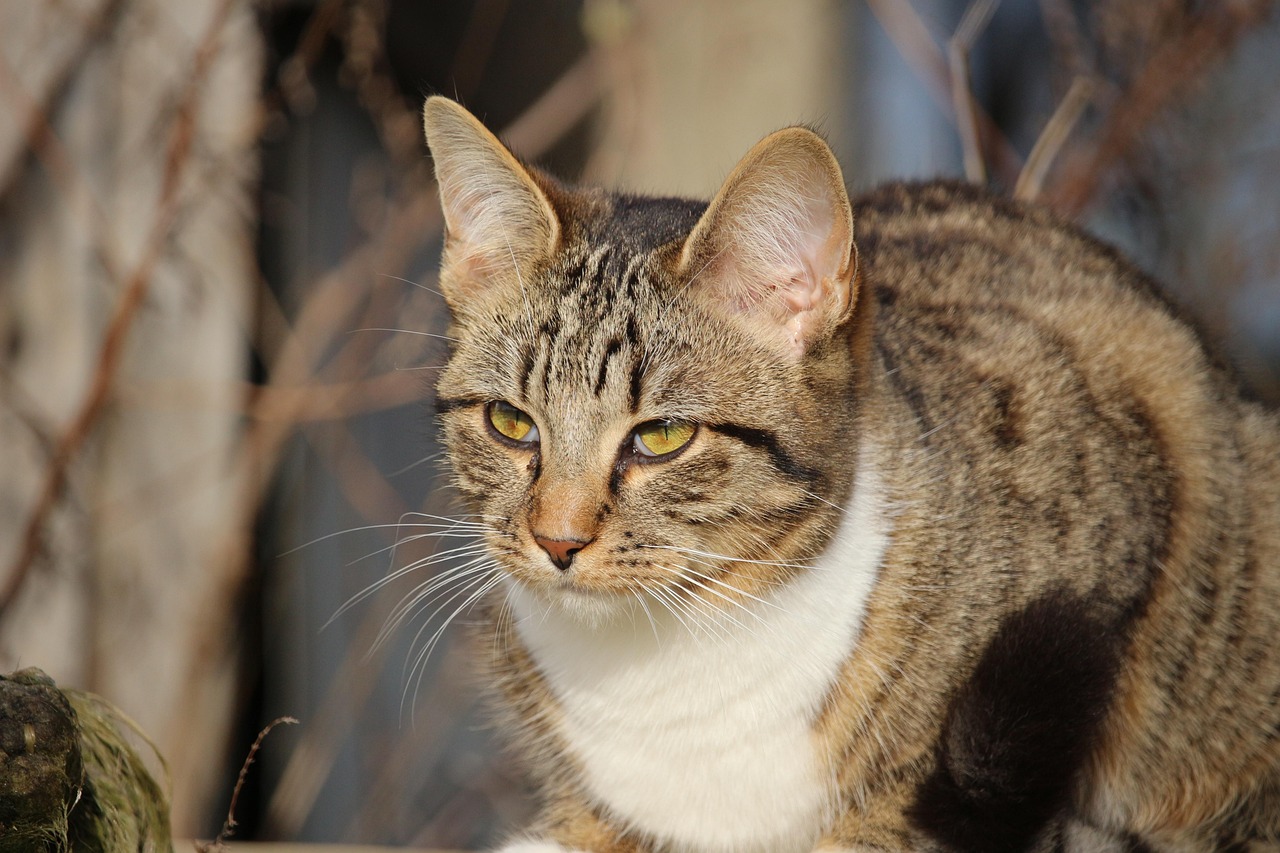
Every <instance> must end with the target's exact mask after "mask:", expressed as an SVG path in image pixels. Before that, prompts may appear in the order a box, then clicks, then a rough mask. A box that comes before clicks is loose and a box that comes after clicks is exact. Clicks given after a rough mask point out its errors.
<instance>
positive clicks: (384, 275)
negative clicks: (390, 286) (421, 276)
mask: <svg viewBox="0 0 1280 853" xmlns="http://www.w3.org/2000/svg"><path fill="white" fill-rule="evenodd" d="M378 275H379V276H381V277H382V278H390V279H395V280H396V281H403V282H404V283H405V284H411V285H413V286H414V287H416V288H419V289H420V290H425V291H427V292H429V293H434V294H435V295H436V296H440V297H443V296H444V294H443V293H441V292H440V291H438V290H436V289H435V288H434V287H428V286H427V285H425V284H423V283H422V282H420V281H414V280H413V279H410V278H405V277H404V276H399V275H392V274H391V273H389V272H380V273H378Z"/></svg>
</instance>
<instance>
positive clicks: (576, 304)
mask: <svg viewBox="0 0 1280 853" xmlns="http://www.w3.org/2000/svg"><path fill="white" fill-rule="evenodd" d="M432 103H434V104H435V115H434V116H433V112H432V110H433V107H432ZM427 127H428V134H429V137H430V139H431V142H432V144H433V151H434V153H435V156H436V161H437V173H438V174H439V175H440V177H441V186H442V197H443V199H444V203H445V211H446V217H447V219H448V222H449V227H450V242H449V246H448V249H447V255H446V260H445V264H444V269H443V272H442V285H443V288H444V291H445V294H446V297H447V298H448V299H449V302H450V306H451V308H452V309H453V312H454V319H455V322H454V326H453V329H452V332H451V337H452V338H453V339H454V340H455V341H456V343H455V344H454V347H453V353H452V357H451V359H450V361H449V364H448V366H447V368H446V370H445V371H444V373H443V374H442V377H441V380H440V383H439V387H438V399H439V401H440V410H441V413H442V415H441V416H442V421H443V424H444V435H445V442H446V446H447V448H448V452H449V458H450V462H451V464H452V466H453V469H454V472H455V474H456V482H457V484H458V487H459V489H460V491H461V493H462V495H463V496H464V498H465V500H466V501H467V503H468V504H469V507H468V508H469V510H470V511H471V512H472V513H474V514H475V515H476V516H478V517H479V518H480V520H481V521H482V522H483V524H484V525H485V529H486V534H485V536H486V539H487V544H488V547H489V551H490V553H491V555H492V556H493V557H494V558H495V560H496V561H497V563H498V564H499V565H500V566H501V568H502V569H503V570H504V571H505V572H506V573H508V575H509V576H510V578H512V579H514V581H515V582H517V583H518V584H520V585H521V586H522V587H524V588H526V589H528V590H531V591H533V592H534V593H535V594H536V595H538V596H539V597H540V598H542V599H544V600H545V601H547V602H548V603H549V604H551V605H553V606H558V607H560V608H563V609H564V610H565V611H566V612H569V613H572V614H576V615H578V616H582V617H584V618H590V619H600V618H607V617H608V616H610V615H611V614H613V613H616V612H618V611H620V610H629V609H632V608H634V607H635V606H636V604H637V602H640V603H642V604H643V603H644V601H645V598H644V597H645V596H647V597H650V598H652V599H655V600H657V601H658V602H659V603H660V604H665V605H666V606H668V607H674V608H676V609H681V608H683V607H686V606H689V605H687V604H684V603H683V602H689V601H699V602H702V603H703V605H704V606H705V605H709V606H712V607H721V606H727V605H724V604H723V602H727V601H730V600H738V599H740V598H741V597H742V596H753V595H759V594H761V593H762V592H763V591H764V589H765V588H767V587H768V586H770V585H772V584H777V583H779V582H782V581H783V580H785V578H786V577H787V576H788V574H790V573H791V572H793V571H796V570H797V569H798V568H799V567H801V566H803V564H804V561H805V560H806V559H807V558H808V557H811V556H814V552H815V550H816V549H817V548H818V547H820V542H821V540H822V538H823V536H824V535H825V533H826V531H828V530H829V529H830V527H831V526H832V524H833V522H834V518H833V513H834V508H833V505H832V504H833V503H834V502H836V501H838V500H839V498H840V497H841V496H842V495H841V494H840V492H841V490H842V489H843V488H845V487H846V486H847V483H846V482H844V479H842V477H841V475H840V474H838V473H836V470H842V469H843V468H844V467H847V466H838V465H833V460H831V459H830V458H828V455H829V453H830V447H831V446H832V445H835V446H839V445H841V444H844V445H845V446H850V445H852V436H851V435H849V434H848V432H847V431H848V430H851V429H852V428H853V425H852V424H849V423H842V422H840V420H839V418H840V416H839V415H838V414H837V413H839V412H842V411H845V410H847V405H842V403H841V401H839V400H833V399H831V397H832V395H833V394H837V395H838V394H840V393H842V391H841V389H844V390H845V391H847V388H848V385H849V383H848V381H847V376H845V378H844V381H841V376H842V374H847V371H848V356H847V353H842V352H841V351H840V347H839V346H838V345H837V344H836V342H837V341H838V340H839V339H838V338H837V337H833V331H834V330H835V329H836V328H837V327H838V326H839V324H840V323H841V322H842V321H843V319H844V317H845V315H846V314H847V312H848V309H849V304H850V302H851V296H850V295H849V290H848V284H849V282H850V281H851V279H852V268H851V261H850V251H851V244H850V243H849V237H850V236H851V232H850V231H848V230H846V231H844V232H843V234H840V233H837V234H836V236H835V237H834V238H832V237H831V235H830V232H831V231H832V229H833V228H834V229H835V230H836V231H839V229H840V226H841V225H842V224H843V223H844V222H846V221H847V213H846V219H845V220H841V219H840V218H839V217H838V216H836V217H835V224H834V225H833V224H832V221H831V219H830V218H825V219H824V218H821V217H811V219H817V220H818V221H817V222H816V224H815V223H811V225H815V227H810V228H809V230H810V231H812V232H814V233H816V234H818V238H817V239H816V240H815V239H812V234H805V235H802V236H801V238H794V239H793V240H792V241H793V243H796V244H799V243H800V242H802V240H803V239H810V240H811V242H815V243H817V244H818V250H817V257H816V258H801V259H798V260H795V261H794V263H793V264H792V267H793V268H788V269H784V270H783V271H782V272H781V273H775V276H777V281H769V280H768V278H767V274H766V278H765V280H764V281H763V283H762V282H760V281H758V280H757V279H759V278H760V276H759V275H757V274H756V271H755V270H754V269H750V268H743V267H742V265H741V264H743V263H748V262H749V263H754V264H758V263H760V261H759V259H757V258H748V259H747V260H746V261H742V262H740V263H739V265H738V266H734V265H733V264H732V263H729V262H728V261H727V260H726V257H727V254H729V253H732V252H733V247H732V246H731V245H729V246H727V245H726V244H728V243H730V237H729V235H728V234H727V233H726V229H727V228H728V225H726V224H725V221H724V220H726V219H731V218H732V217H741V216H743V215H745V214H743V213H742V212H741V211H740V210H739V209H738V208H741V207H743V206H745V204H746V202H745V201H744V200H743V199H742V198H741V192H739V193H738V195H737V196H733V197H730V198H729V199H728V201H722V200H721V198H720V197H718V198H717V200H716V201H715V202H713V203H712V206H711V208H710V209H709V210H708V211H707V212H705V213H704V211H703V206H702V205H698V204H693V203H689V202H677V201H656V200H647V199H632V198H624V197H617V196H611V195H607V194H604V193H599V192H594V193H575V192H571V191H568V190H564V189H562V188H559V187H556V186H554V185H552V184H550V183H549V182H547V181H545V180H544V179H535V178H534V177H533V176H532V175H531V174H530V173H529V172H527V171H526V170H524V169H523V167H520V166H519V165H518V164H516V163H515V161H514V160H513V159H511V158H510V155H508V154H506V152H505V150H502V149H501V148H500V147H495V146H497V145H498V143H497V142H496V141H495V140H492V137H489V136H488V135H487V134H486V133H485V132H484V131H483V129H482V128H479V126H478V125H477V124H475V123H474V120H473V119H471V118H470V116H468V115H466V114H465V113H461V110H460V108H458V107H456V105H452V104H448V103H447V102H444V103H439V102H438V101H435V100H433V102H431V103H429V104H428V111H427ZM824 150H825V149H824ZM451 158H455V159H460V160H461V162H462V163H463V165H461V166H459V165H455V164H454V163H451V162H450V161H451ZM485 158H489V160H490V162H488V163H483V162H481V161H484V160H485ZM478 162H479V163H481V165H480V166H477V163H478ZM832 163H834V161H832ZM451 168H453V169H454V170H455V172H461V173H462V174H461V175H459V174H456V173H452V174H451V172H450V169H451ZM735 174H736V173H735ZM477 182H478V183H480V184H482V185H483V186H484V192H485V193H486V195H485V196H483V197H481V196H479V195H477V194H476V193H479V192H480V191H479V190H474V189H473V188H472V185H473V184H475V183H477ZM842 193H843V189H842V188H841V194H842ZM723 195H725V193H722V196H723ZM841 199H843V195H841ZM748 201H749V199H748ZM844 204H845V206H846V211H847V201H844ZM726 211H727V212H726ZM801 213H802V214H803V213H804V211H801ZM795 219H796V215H795V214H793V215H792V220H795ZM707 223H710V225H708V224H707ZM729 224H730V225H734V226H737V227H738V228H739V231H735V232H733V234H732V236H733V238H734V239H738V240H741V239H743V238H742V235H741V233H740V231H741V229H742V226H741V225H740V223H737V222H730V223H729ZM786 239H792V238H789V237H787V236H786V235H783V236H780V237H778V238H777V240H776V242H777V243H779V244H782V243H783V242H784V240H786ZM832 245H834V246H835V249H834V252H832V251H830V250H829V246H832ZM788 248H790V249H791V250H793V251H802V250H804V247H803V246H800V247H799V248H798V249H797V247H796V246H795V245H793V246H790V247H788ZM824 251H826V254H828V255H834V256H836V257H837V262H836V263H834V265H833V266H834V270H833V271H824V270H823V269H822V268H821V264H822V263H824V262H826V263H828V265H831V263H830V260H829V258H826V257H825V256H824V255H823V252H824ZM741 254H742V253H741V252H740V253H739V255H741ZM757 254H759V252H757ZM840 276H844V279H845V281H844V284H845V289H844V290H843V291H842V290H841V287H840V281H834V283H833V280H836V279H839V278H840ZM815 277H816V278H815ZM806 281H811V282H812V281H816V285H815V284H806ZM806 288H807V289H806ZM842 433H843V435H842ZM841 438H843V439H844V441H843V442H841V441H840V440H839V439H841Z"/></svg>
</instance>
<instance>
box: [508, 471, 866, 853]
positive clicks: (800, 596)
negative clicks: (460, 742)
mask: <svg viewBox="0 0 1280 853" xmlns="http://www.w3.org/2000/svg"><path fill="white" fill-rule="evenodd" d="M858 482H859V485H858V488H857V493H856V495H855V499H854V500H853V501H852V504H851V506H850V507H849V508H848V510H847V512H846V514H845V518H844V520H843V522H842V524H841V526H840V529H839V531H838V533H837V535H836V537H835V538H834V539H833V541H832V543H831V545H830V546H829V548H828V550H827V553H826V554H824V555H823V557H822V558H821V559H820V560H819V561H818V564H817V565H816V566H815V567H814V568H813V569H810V570H807V571H804V572H802V573H801V574H800V575H799V576H798V577H797V578H795V579H794V580H793V581H792V582H790V583H788V584H787V585H786V586H785V587H782V588H780V589H779V590H777V591H776V593H774V594H773V596H772V597H771V600H770V602H769V605H768V606H766V605H763V604H756V605H754V607H753V609H752V612H751V613H750V614H748V613H744V612H743V611H741V610H738V609H737V608H734V607H730V606H729V605H727V604H726V608H727V611H726V613H725V615H723V616H721V617H720V619H719V620H718V621H717V622H716V623H715V626H714V627H712V628H708V629H706V630H703V631H698V630H696V629H694V630H691V626H689V625H686V624H682V623H681V622H680V621H678V620H677V619H676V618H674V616H672V615H671V614H670V613H667V612H665V611H664V610H663V609H662V608H661V607H660V606H658V605H656V604H650V606H649V607H650V610H651V611H652V613H653V618H654V623H655V624H652V625H651V624H650V621H649V619H648V618H646V616H645V615H644V614H643V613H641V614H640V615H639V617H638V619H637V620H636V621H635V623H634V624H632V623H631V622H630V621H628V622H627V623H626V624H625V625H613V626H609V627H606V628H592V627H587V626H585V625H582V624H580V623H577V622H574V621H572V620H568V619H562V618H556V617H555V616H554V615H550V614H548V613H547V611H546V607H545V605H539V604H537V603H536V602H534V601H533V600H532V599H531V598H528V597H526V594H522V593H521V592H520V591H516V592H515V594H514V596H513V599H514V600H513V604H514V606H515V609H516V616H517V619H518V621H517V630H518V631H519V634H520V637H521V639H522V640H523V641H524V642H525V643H526V644H527V646H528V648H529V650H530V652H531V653H532V654H533V656H534V658H535V659H536V660H537V661H538V664H539V666H540V668H541V670H542V672H543V675H544V676H545V677H546V679H547V681H548V683H549V685H550V687H551V689H552V691H553V692H554V693H555V695H556V698H557V699H558V701H559V703H560V706H561V711H562V724H561V731H560V734H561V736H562V737H563V738H564V739H565V741H566V742H567V743H568V745H569V747H570V749H571V750H572V752H573V754H574V756H575V757H576V758H577V760H578V761H579V762H580V763H581V766H582V767H583V770H584V774H585V777H586V778H585V784H586V786H587V788H588V790H589V791H590V792H591V793H592V794H593V795H594V796H595V797H596V798H597V799H598V801H599V802H600V803H601V804H602V805H603V806H605V808H606V809H607V810H608V811H609V812H610V813H611V814H613V815H615V816H616V817H618V818H621V819H622V820H624V821H625V822H626V823H628V824H629V825H631V826H633V827H635V828H637V829H639V830H641V831H643V832H646V833H649V834H652V835H654V836H657V837H659V838H662V839H664V840H666V841H667V842H668V843H669V845H670V846H671V848H672V849H674V850H681V851H699V853H701V851H707V853H730V851H732V853H765V851H767V853H793V851H794V853H801V851H808V850H811V849H812V847H813V844H814V843H815V842H816V841H817V840H818V839H817V835H818V833H819V832H820V829H821V826H822V824H823V823H824V820H825V817H826V815H827V813H828V810H829V808H830V805H831V802H830V794H831V786H830V780H829V779H828V778H826V774H825V770H824V767H823V762H822V761H821V760H820V757H819V756H818V754H817V751H816V748H815V747H816V743H815V739H814V737H813V735H812V731H811V726H812V722H813V719H814V717H815V715H816V714H817V712H818V709H819V707H820V705H821V703H822V700H823V698H824V697H825V696H826V694H827V691H828V689H829V688H830V686H831V684H832V681H833V679H834V678H835V677H836V675H837V673H838V671H839V669H840V666H841V664H842V663H843V662H844V661H845V659H846V658H847V657H848V656H849V654H850V653H851V651H852V649H853V645H854V643H855V642H856V637H857V633H858V628H859V626H860V624H861V620H862V615H863V611H864V608H865V603H866V600H867V597H868V594H869V593H870V590H871V587H872V585H873V583H874V581H875V576H876V570H877V567H878V565H879V562H880V559H881V557H882V556H883V553H884V549H885V547H886V544H887V533H886V529H885V528H886V521H885V518H884V512H883V509H882V506H883V501H882V500H881V499H880V495H879V489H878V488H877V485H876V482H875V478H874V476H872V472H870V471H860V472H859V480H858ZM728 617H732V620H731V619H729V618H728ZM733 620H736V622H737V623H740V624H735V621H733ZM684 621H685V622H686V623H690V622H691V621H692V620H691V619H690V618H689V616H687V615H686V616H685V617H684Z"/></svg>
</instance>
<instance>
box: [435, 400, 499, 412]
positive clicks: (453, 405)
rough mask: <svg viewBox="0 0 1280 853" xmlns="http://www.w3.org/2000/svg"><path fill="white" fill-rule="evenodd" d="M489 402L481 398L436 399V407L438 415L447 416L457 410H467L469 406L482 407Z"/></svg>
mask: <svg viewBox="0 0 1280 853" xmlns="http://www.w3.org/2000/svg"><path fill="white" fill-rule="evenodd" d="M487 402H488V400H484V399H481V398H480V397H436V401H435V407H436V414H437V415H447V414H448V413H449V412H452V411H453V410H455V409H465V408H468V407H469V406H481V405H484V404H485V403H487Z"/></svg>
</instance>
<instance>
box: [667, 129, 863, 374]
mask: <svg viewBox="0 0 1280 853" xmlns="http://www.w3.org/2000/svg"><path fill="white" fill-rule="evenodd" d="M857 267H858V251H857V248H856V247H855V246H854V243H853V211H852V209H851V208H850V206H849V195H848V193H847V192H846V191H845V188H844V177H843V175H842V174H841V172H840V164H839V163H837V162H836V158H835V155H834V154H832V152H831V149H830V148H829V147H828V146H827V143H826V142H824V141H823V139H822V137H820V136H818V135H817V134H816V133H813V132H812V131H810V130H806V129H805V128H801V127H792V128H787V129H786V130H780V131H778V132H777V133H773V134H771V135H769V136H767V137H765V138H764V139H763V140H762V141H760V142H759V143H757V144H756V146H755V147H754V148H752V149H751V150H750V151H749V152H747V155H746V156H745V157H743V158H742V160H741V161H740V162H739V163H738V165H737V166H736V167H735V168H734V170H733V172H732V173H731V174H730V175H729V177H728V178H727V179H726V180H725V182H724V186H722V187H721V189H720V192H718V193H717V194H716V197H715V198H714V199H713V200H712V201H711V205H710V206H709V207H708V208H707V211H706V213H704V214H703V216H702V219H700V220H699V221H698V224H697V225H696V226H695V227H694V229H693V231H692V233H690V235H689V237H688V239H687V240H686V241H685V244H684V248H683V250H682V251H681V254H680V270H681V272H682V273H683V274H684V275H685V276H687V278H686V280H687V281H688V282H689V287H690V288H691V289H694V290H701V291H703V292H704V293H707V294H708V295H709V296H710V297H711V299H712V300H713V301H714V303H715V304H717V305H722V306H728V307H729V308H730V310H732V311H733V312H734V313H737V314H739V315H741V316H743V317H744V318H745V319H747V320H748V321H749V322H750V325H751V326H752V328H754V329H757V330H759V331H760V332H761V333H762V334H763V335H764V336H765V337H767V338H769V339H771V340H773V341H775V342H776V343H777V344H778V345H780V346H782V347H783V348H785V349H786V350H787V351H788V352H790V353H791V354H792V355H794V356H796V357H800V356H802V355H804V353H805V352H806V351H808V350H809V349H810V348H811V347H812V346H813V345H814V344H815V343H817V342H818V341H820V340H822V339H824V338H826V337H828V336H830V335H831V334H832V332H834V330H835V328H836V327H837V326H838V325H840V323H841V322H843V321H844V319H845V318H846V317H848V315H849V312H850V311H851V310H852V308H853V304H854V300H855V299H856V297H857V294H856V292H855V290H856V286H857V284H856V278H857Z"/></svg>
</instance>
